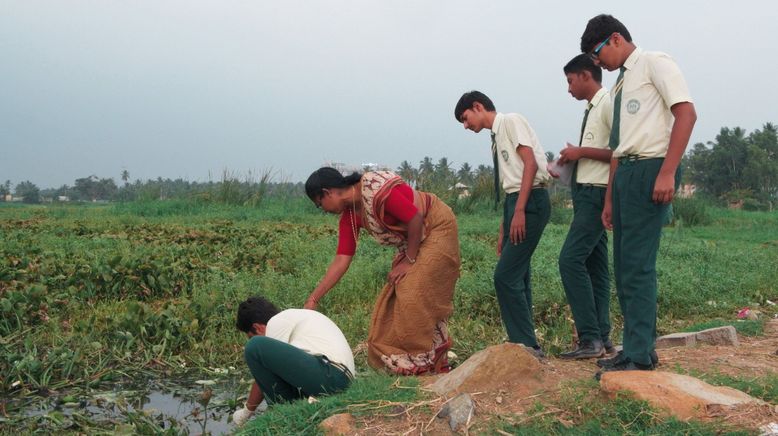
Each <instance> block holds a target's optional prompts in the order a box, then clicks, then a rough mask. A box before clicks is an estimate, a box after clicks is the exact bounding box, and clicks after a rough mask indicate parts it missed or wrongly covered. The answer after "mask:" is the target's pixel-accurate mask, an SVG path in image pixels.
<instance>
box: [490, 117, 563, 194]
mask: <svg viewBox="0 0 778 436" xmlns="http://www.w3.org/2000/svg"><path fill="white" fill-rule="evenodd" d="M492 133H494V143H495V147H496V148H497V164H498V165H499V169H500V182H501V184H502V189H503V191H505V193H506V194H512V193H514V192H518V191H519V190H520V189H521V177H522V175H524V161H522V160H521V157H519V151H518V147H519V145H524V146H527V147H530V148H531V149H532V153H533V154H534V155H535V161H536V162H537V163H538V171H537V173H535V180H534V181H533V183H532V184H533V185H537V184H540V183H545V182H547V181H548V180H549V179H550V176H549V174H548V170H547V169H546V154H545V152H544V151H543V147H541V146H540V141H538V137H537V135H535V131H534V130H532V127H531V126H530V125H529V123H528V122H527V119H526V118H524V117H523V116H521V115H519V114H501V113H497V115H496V116H495V117H494V123H493V124H492Z"/></svg>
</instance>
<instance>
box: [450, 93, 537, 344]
mask: <svg viewBox="0 0 778 436" xmlns="http://www.w3.org/2000/svg"><path fill="white" fill-rule="evenodd" d="M454 117H455V118H456V120H457V121H459V122H460V123H462V124H463V125H464V127H465V129H469V130H472V131H473V132H476V133H478V132H480V131H481V130H482V129H489V130H491V131H492V159H493V161H494V171H495V195H496V197H497V198H496V200H497V201H499V192H500V188H502V190H503V191H505V202H504V205H503V221H502V223H501V224H500V229H499V237H498V239H497V254H498V255H499V256H500V259H499V260H498V261H497V266H496V268H495V270H494V288H495V290H496V292H497V301H498V303H499V305H500V314H501V316H502V320H503V322H504V323H505V329H506V330H507V331H508V340H509V341H510V342H515V343H520V344H524V345H525V346H527V347H531V348H533V349H534V350H535V354H536V355H538V356H542V355H543V353H542V351H541V350H540V345H538V341H537V338H536V337H535V326H534V322H533V319H532V288H531V286H530V260H531V259H532V253H534V252H535V248H536V247H537V245H538V242H539V241H540V236H541V235H542V234H543V229H544V228H545V227H546V223H548V219H549V216H550V215H551V204H550V201H549V198H548V191H547V190H546V189H545V186H546V182H547V181H548V179H549V175H548V171H547V170H546V157H545V154H544V152H543V148H542V147H541V146H540V142H539V141H538V138H537V136H536V135H535V131H534V130H532V127H530V125H529V123H528V122H527V120H526V119H525V118H524V117H523V116H521V115H519V114H514V113H511V114H502V113H498V112H497V111H496V110H495V107H494V103H492V101H491V100H490V99H489V97H487V96H486V95H484V94H482V93H481V92H478V91H471V92H466V93H465V94H464V95H462V97H461V98H460V99H459V101H458V102H457V105H456V107H455V109H454Z"/></svg>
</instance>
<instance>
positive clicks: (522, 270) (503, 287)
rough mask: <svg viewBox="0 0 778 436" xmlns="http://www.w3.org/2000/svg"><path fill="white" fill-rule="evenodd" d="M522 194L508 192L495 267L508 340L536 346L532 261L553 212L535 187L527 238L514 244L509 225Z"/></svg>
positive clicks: (545, 194) (528, 211) (543, 193)
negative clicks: (511, 239) (500, 247)
mask: <svg viewBox="0 0 778 436" xmlns="http://www.w3.org/2000/svg"><path fill="white" fill-rule="evenodd" d="M518 198H519V194H518V193H513V194H508V195H507V196H506V197H505V203H504V205H503V238H502V253H501V254H500V260H498V261H497V267H496V268H495V270H494V289H495V291H496V293H497V302H498V303H499V305H500V315H501V316H502V321H503V323H505V329H506V330H507V331H508V341H510V342H515V343H520V344H524V345H526V346H528V347H537V346H538V341H537V338H535V323H534V321H533V319H532V286H531V284H530V261H531V259H532V253H534V252H535V248H536V247H537V246H538V242H540V236H541V235H542V234H543V229H544V228H545V227H546V224H547V223H548V219H549V217H550V216H551V202H550V201H549V198H548V191H547V190H546V189H544V188H539V189H533V190H532V193H531V194H530V196H529V199H528V200H527V206H526V209H525V217H526V238H525V239H524V241H522V242H520V243H518V244H513V243H512V242H511V241H510V227H511V220H512V219H513V212H514V210H515V208H516V200H518Z"/></svg>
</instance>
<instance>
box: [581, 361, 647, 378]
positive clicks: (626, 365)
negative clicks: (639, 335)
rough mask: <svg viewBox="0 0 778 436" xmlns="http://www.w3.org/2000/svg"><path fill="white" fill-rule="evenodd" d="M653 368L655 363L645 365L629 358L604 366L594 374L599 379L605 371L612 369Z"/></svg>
mask: <svg viewBox="0 0 778 436" xmlns="http://www.w3.org/2000/svg"><path fill="white" fill-rule="evenodd" d="M653 370H654V364H651V365H643V364H642V363H635V362H632V361H629V360H622V361H621V362H618V363H616V364H615V365H613V366H608V367H604V368H602V369H601V370H599V371H597V374H595V375H594V379H595V380H597V381H599V380H600V378H601V377H602V375H603V374H604V373H606V372H611V371H653Z"/></svg>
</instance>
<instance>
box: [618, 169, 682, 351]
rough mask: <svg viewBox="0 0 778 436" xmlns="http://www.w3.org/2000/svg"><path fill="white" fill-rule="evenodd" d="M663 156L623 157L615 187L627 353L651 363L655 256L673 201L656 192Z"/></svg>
mask: <svg viewBox="0 0 778 436" xmlns="http://www.w3.org/2000/svg"><path fill="white" fill-rule="evenodd" d="M663 162H664V159H663V158H658V159H644V160H626V159H622V160H620V161H619V166H618V168H617V169H616V174H615V175H614V180H613V187H612V194H613V198H612V200H613V269H614V273H615V278H616V295H617V296H618V298H619V306H620V307H621V313H622V314H623V316H624V333H623V346H624V357H625V358H626V359H629V360H630V361H632V362H635V363H640V364H643V365H650V364H651V357H650V353H651V352H652V351H653V350H654V342H655V340H656V317H657V281H656V256H657V252H658V251H659V240H660V237H661V235H662V223H663V221H664V218H665V215H666V213H667V210H668V208H669V204H656V203H654V201H653V200H652V199H651V196H652V194H653V191H654V183H655V182H656V177H657V175H658V174H659V169H660V168H661V167H662V163H663ZM678 181H679V178H678V173H676V177H675V182H676V185H677V184H678Z"/></svg>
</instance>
